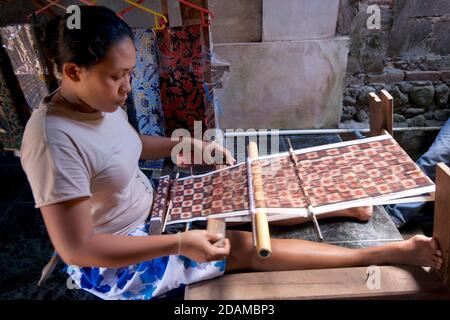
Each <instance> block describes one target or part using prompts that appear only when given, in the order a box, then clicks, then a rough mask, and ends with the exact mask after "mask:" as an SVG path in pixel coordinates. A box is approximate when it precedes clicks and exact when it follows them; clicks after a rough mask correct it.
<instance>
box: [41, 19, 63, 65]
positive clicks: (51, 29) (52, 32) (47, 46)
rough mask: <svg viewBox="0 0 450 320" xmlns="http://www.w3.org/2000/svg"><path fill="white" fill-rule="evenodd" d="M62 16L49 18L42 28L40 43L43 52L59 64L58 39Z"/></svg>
mask: <svg viewBox="0 0 450 320" xmlns="http://www.w3.org/2000/svg"><path fill="white" fill-rule="evenodd" d="M63 19H64V16H57V17H55V18H53V19H52V20H50V21H49V22H48V23H47V24H46V25H45V26H44V28H43V29H42V31H43V35H42V44H43V48H44V50H45V54H46V55H47V57H48V58H50V59H51V60H52V61H53V62H55V63H56V64H57V65H59V61H58V60H59V52H58V48H59V41H60V32H61V27H60V26H61V23H62V22H63Z"/></svg>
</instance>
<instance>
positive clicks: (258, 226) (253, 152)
mask: <svg viewBox="0 0 450 320" xmlns="http://www.w3.org/2000/svg"><path fill="white" fill-rule="evenodd" d="M248 156H249V158H250V159H251V160H253V159H257V158H258V146H257V144H256V142H255V141H250V143H249V145H248ZM250 167H252V168H253V170H252V177H251V178H252V180H253V181H252V182H253V183H252V184H253V195H251V193H252V192H251V191H250V190H249V196H250V197H251V196H253V197H254V202H255V203H256V208H255V212H252V213H251V214H252V223H253V230H254V232H255V233H256V234H255V235H254V236H256V243H255V245H256V250H257V252H258V255H259V256H260V257H261V258H268V257H269V256H270V254H271V252H272V247H271V244H270V232H269V223H268V221H267V215H266V209H264V208H261V207H259V208H258V205H257V204H258V203H265V195H264V188H263V178H262V174H261V167H260V166H259V165H256V166H252V164H250ZM250 209H251V208H250Z"/></svg>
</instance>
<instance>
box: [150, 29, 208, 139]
mask: <svg viewBox="0 0 450 320" xmlns="http://www.w3.org/2000/svg"><path fill="white" fill-rule="evenodd" d="M157 39H158V59H159V74H160V81H161V101H162V107H163V111H164V120H165V124H166V135H167V136H170V135H171V134H172V132H173V131H174V130H175V129H178V128H184V129H187V130H189V131H190V132H191V134H193V133H194V122H195V121H201V122H202V124H205V105H206V103H207V100H206V92H205V78H204V72H205V68H207V66H208V65H210V63H208V60H209V59H210V57H209V54H208V50H207V49H205V47H204V46H203V45H202V37H201V29H200V26H186V27H175V28H165V29H163V30H158V31H157ZM203 129H204V128H203Z"/></svg>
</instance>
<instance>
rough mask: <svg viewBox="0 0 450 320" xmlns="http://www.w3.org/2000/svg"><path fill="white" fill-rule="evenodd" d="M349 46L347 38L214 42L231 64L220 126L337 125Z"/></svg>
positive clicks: (298, 126)
mask: <svg viewBox="0 0 450 320" xmlns="http://www.w3.org/2000/svg"><path fill="white" fill-rule="evenodd" d="M348 47H349V42H348V39H346V38H339V39H333V40H314V41H276V42H263V43H259V44H231V45H230V44H228V45H223V44H222V45H216V46H215V52H216V53H217V54H218V55H219V56H220V57H222V58H224V59H226V60H228V61H229V62H230V65H231V78H230V80H229V81H228V83H227V84H226V90H225V91H226V92H225V94H224V97H223V100H222V110H223V114H222V115H221V117H220V119H221V120H220V127H221V128H222V129H228V128H242V129H248V128H255V129H258V128H260V129H261V128H264V129H265V128H267V129H269V128H281V129H300V128H321V127H328V128H329V127H335V126H336V125H337V123H338V122H339V118H340V112H341V107H340V106H341V101H342V87H343V79H344V76H345V69H346V64H347V56H348Z"/></svg>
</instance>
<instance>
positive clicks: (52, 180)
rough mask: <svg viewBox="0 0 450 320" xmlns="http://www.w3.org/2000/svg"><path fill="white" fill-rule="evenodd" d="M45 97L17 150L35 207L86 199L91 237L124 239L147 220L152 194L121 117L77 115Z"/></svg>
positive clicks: (135, 140) (136, 143)
mask: <svg viewBox="0 0 450 320" xmlns="http://www.w3.org/2000/svg"><path fill="white" fill-rule="evenodd" d="M50 98H51V96H50V97H47V98H45V99H44V101H43V102H42V103H41V105H40V106H39V108H37V109H36V110H34V112H33V113H32V115H31V118H30V119H29V121H28V123H27V125H26V128H25V133H24V137H23V142H22V148H21V151H20V153H21V163H22V166H23V169H24V170H25V173H26V175H27V178H28V181H29V182H30V185H31V190H32V192H33V196H34V200H35V202H36V208H40V207H43V206H46V205H50V204H55V203H60V202H63V201H67V200H71V199H76V198H81V197H90V198H91V204H92V207H91V213H92V219H93V222H94V230H95V232H96V233H109V234H121V235H124V234H127V233H128V232H129V231H131V230H132V229H133V228H134V227H136V226H137V225H139V224H141V223H143V222H144V220H145V219H146V218H147V217H148V215H149V213H150V210H151V206H152V203H153V189H152V186H151V183H150V182H149V181H148V179H147V177H146V176H145V175H144V173H143V172H142V171H141V170H140V169H139V167H138V161H139V157H140V155H141V151H142V143H141V140H140V139H139V136H138V134H137V132H136V130H134V128H133V127H132V126H131V125H130V124H129V123H128V119H127V115H126V112H125V111H124V110H123V109H122V108H118V110H117V111H115V112H113V113H106V112H101V111H96V112H94V113H82V112H78V111H75V110H73V109H71V107H70V105H68V104H64V103H58V104H55V103H54V102H49V101H50ZM61 214H64V213H63V212H62V213H61Z"/></svg>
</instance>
